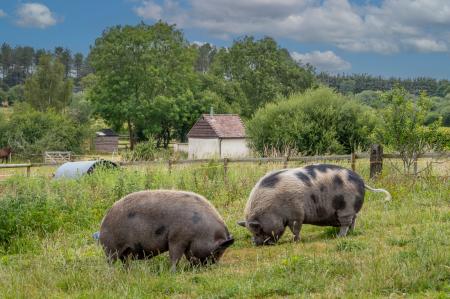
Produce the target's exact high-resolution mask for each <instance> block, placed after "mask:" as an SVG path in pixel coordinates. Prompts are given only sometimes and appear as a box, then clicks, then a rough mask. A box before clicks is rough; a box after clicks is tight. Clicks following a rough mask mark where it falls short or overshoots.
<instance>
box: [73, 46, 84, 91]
mask: <svg viewBox="0 0 450 299" xmlns="http://www.w3.org/2000/svg"><path fill="white" fill-rule="evenodd" d="M83 62H84V57H83V54H81V53H76V54H75V55H74V57H73V67H74V69H75V82H76V84H77V85H78V84H79V83H80V79H81V75H82V71H83Z"/></svg>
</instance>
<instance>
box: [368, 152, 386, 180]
mask: <svg viewBox="0 0 450 299" xmlns="http://www.w3.org/2000/svg"><path fill="white" fill-rule="evenodd" d="M382 170H383V146H382V145H381V144H373V145H372V147H371V149H370V178H374V177H376V176H377V175H379V174H381V171H382Z"/></svg>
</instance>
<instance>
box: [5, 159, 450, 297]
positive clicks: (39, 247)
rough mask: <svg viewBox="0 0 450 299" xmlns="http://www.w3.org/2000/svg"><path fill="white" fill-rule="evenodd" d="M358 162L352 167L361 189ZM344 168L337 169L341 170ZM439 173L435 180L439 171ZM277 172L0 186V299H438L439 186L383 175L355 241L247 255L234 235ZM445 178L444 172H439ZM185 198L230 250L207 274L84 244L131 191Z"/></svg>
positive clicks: (445, 264)
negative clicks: (196, 203) (210, 208)
mask: <svg viewBox="0 0 450 299" xmlns="http://www.w3.org/2000/svg"><path fill="white" fill-rule="evenodd" d="M367 165H368V164H367V161H361V162H358V164H357V169H358V172H360V173H361V174H362V175H363V176H364V177H366V178H367V175H368V166H367ZM347 166H348V165H347ZM442 167H444V168H442ZM275 168H280V165H276V164H267V165H261V166H258V165H251V164H230V165H229V172H228V175H227V179H226V183H224V175H223V169H222V167H221V166H220V165H218V164H215V163H210V164H205V165H202V166H201V165H192V166H176V167H174V168H173V170H172V173H171V174H169V173H168V171H167V169H166V168H165V166H161V167H158V166H152V167H151V168H142V167H134V168H126V169H122V170H121V171H110V172H101V173H97V174H94V175H92V176H88V177H83V178H82V179H80V180H60V181H51V180H50V179H49V174H50V173H51V172H52V171H54V169H52V168H44V169H42V170H41V171H33V176H32V177H31V178H29V179H27V178H24V177H23V176H19V175H17V176H14V177H13V178H11V179H9V180H7V181H6V182H2V183H1V184H0V194H1V195H0V297H4V298H31V297H39V298H41V297H43V298H61V297H73V298H124V297H128V298H163V297H178V298H186V297H195V298H198V297H203V298H229V297H238V298H247V297H253V298H261V297H293V298H298V297H317V298H342V297H347V298H377V297H392V298H403V297H416V298H419V297H429V298H449V294H450V250H449V248H450V238H449V236H450V183H449V181H448V177H447V178H445V177H439V176H429V177H424V178H420V179H415V180H414V179H412V178H405V177H403V176H401V175H398V174H395V173H394V172H393V171H392V170H391V169H390V168H389V165H386V167H385V168H386V169H385V174H384V176H383V177H381V178H379V179H378V180H377V181H374V182H370V184H371V185H374V186H377V187H383V188H386V189H388V190H390V191H391V193H392V195H393V201H392V202H391V203H385V202H384V201H383V195H380V194H373V193H368V194H367V196H366V201H365V203H364V206H363V209H362V211H361V213H360V217H359V218H358V222H357V225H356V230H355V232H354V233H351V234H350V235H349V236H347V237H346V238H340V239H337V238H336V237H335V234H336V230H335V229H333V228H326V227H316V226H310V225H305V226H304V228H303V229H302V241H301V242H300V243H298V244H297V243H293V242H291V238H292V236H291V234H290V232H289V233H286V234H285V236H284V237H283V238H282V240H281V241H280V243H279V244H278V245H276V246H269V247H260V248H256V247H253V246H252V244H251V239H250V235H249V234H248V233H247V231H246V230H244V229H243V228H241V227H239V226H237V225H236V224H235V223H236V221H237V220H238V219H240V218H241V217H242V215H243V208H244V205H245V202H246V199H247V196H248V194H249V192H250V190H251V188H252V187H253V185H254V184H255V182H256V181H257V180H258V178H259V177H261V176H262V175H263V174H264V173H265V172H267V171H269V170H271V169H275ZM441 168H442V169H443V172H442V171H441V172H440V173H435V174H438V175H448V172H447V173H446V172H445V171H446V170H447V171H448V164H447V165H446V166H442V165H441ZM148 188H150V189H157V188H170V189H182V190H190V191H194V192H197V193H200V194H202V195H204V196H206V197H207V198H208V199H210V200H211V201H212V202H213V204H214V205H215V206H216V207H217V209H218V210H219V212H220V213H221V214H222V216H223V218H224V220H225V221H226V223H227V225H228V228H229V229H230V231H231V233H232V234H233V235H234V236H235V239H236V242H235V244H234V245H233V246H232V247H231V248H229V250H228V251H227V252H226V254H225V256H224V257H223V259H222V260H221V262H220V263H219V264H218V265H214V266H212V267H209V268H194V269H192V268H190V267H189V266H188V265H187V263H186V262H185V261H183V262H182V263H181V265H180V268H179V271H178V272H177V273H176V274H172V273H171V272H170V264H169V261H168V257H167V254H163V255H161V256H158V257H156V258H154V259H152V260H148V261H136V262H133V263H132V264H131V268H130V269H129V270H128V271H126V270H124V269H123V268H122V267H121V266H120V265H119V264H116V265H114V266H109V265H108V264H107V263H106V261H105V258H104V255H103V252H102V250H101V248H100V247H99V246H98V245H97V244H96V243H95V242H94V241H93V239H92V237H91V235H92V233H93V232H95V231H97V230H98V228H99V224H100V222H101V219H102V217H103V216H104V214H105V212H106V210H107V209H108V208H109V207H110V206H111V205H112V203H113V202H114V201H116V200H117V199H119V198H120V197H122V196H123V195H125V194H128V193H130V192H133V191H137V190H142V189H148Z"/></svg>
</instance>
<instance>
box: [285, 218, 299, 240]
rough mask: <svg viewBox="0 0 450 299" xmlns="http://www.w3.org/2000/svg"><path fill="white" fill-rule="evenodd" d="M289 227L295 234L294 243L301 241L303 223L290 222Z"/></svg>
mask: <svg viewBox="0 0 450 299" xmlns="http://www.w3.org/2000/svg"><path fill="white" fill-rule="evenodd" d="M288 226H289V228H290V230H291V232H292V233H293V234H294V241H295V242H299V241H300V230H301V229H302V223H301V222H300V221H298V220H293V221H289V223H288Z"/></svg>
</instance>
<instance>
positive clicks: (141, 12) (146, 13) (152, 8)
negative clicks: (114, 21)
mask: <svg viewBox="0 0 450 299" xmlns="http://www.w3.org/2000/svg"><path fill="white" fill-rule="evenodd" d="M162 11H163V8H162V7H161V6H159V5H158V4H156V3H154V2H153V1H142V3H141V5H140V6H138V7H135V8H134V12H135V13H136V14H137V15H138V16H139V17H141V18H143V19H146V20H148V19H150V20H159V19H161V17H162Z"/></svg>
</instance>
